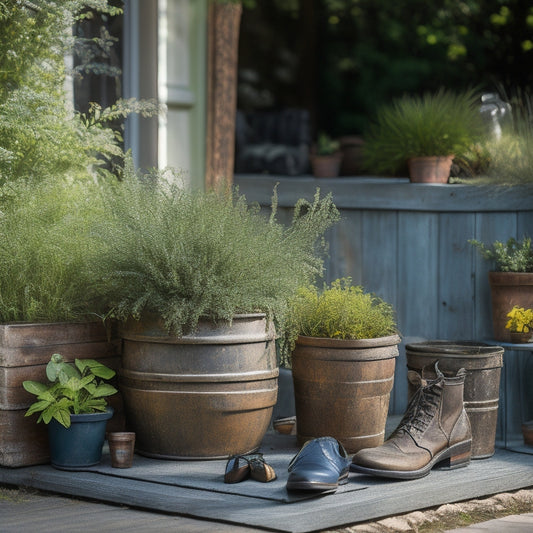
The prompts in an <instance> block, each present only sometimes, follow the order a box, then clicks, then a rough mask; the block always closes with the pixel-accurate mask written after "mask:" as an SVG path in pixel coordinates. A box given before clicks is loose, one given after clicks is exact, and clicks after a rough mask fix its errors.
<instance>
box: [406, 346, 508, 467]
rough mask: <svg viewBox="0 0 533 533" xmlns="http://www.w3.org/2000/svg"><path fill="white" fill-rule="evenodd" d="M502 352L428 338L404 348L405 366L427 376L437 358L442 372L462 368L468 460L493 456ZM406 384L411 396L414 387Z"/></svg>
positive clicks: (432, 372) (431, 376) (453, 372)
mask: <svg viewBox="0 0 533 533" xmlns="http://www.w3.org/2000/svg"><path fill="white" fill-rule="evenodd" d="M503 352H504V349H503V348H502V347H501V346H490V345H488V344H484V343H477V342H469V341H445V340H444V341H428V342H418V343H412V344H408V345H407V346H406V347H405V353H406V356H407V368H408V369H409V370H415V371H416V372H418V373H423V374H424V376H425V377H426V378H427V379H434V378H435V377H436V373H435V363H436V362H437V361H438V364H439V365H438V366H439V369H440V370H441V372H442V373H443V374H444V375H448V376H455V375H456V374H457V372H458V371H459V370H460V369H461V368H464V369H465V370H466V378H465V387H464V405H465V410H466V412H467V414H468V418H469V419H470V425H471V426H472V459H484V458H487V457H491V456H492V455H494V448H495V441H496V427H497V421H498V400H499V395H500V374H501V369H502V366H503ZM409 387H410V388H409V396H411V395H412V394H413V393H414V390H413V389H412V387H411V385H410V384H409Z"/></svg>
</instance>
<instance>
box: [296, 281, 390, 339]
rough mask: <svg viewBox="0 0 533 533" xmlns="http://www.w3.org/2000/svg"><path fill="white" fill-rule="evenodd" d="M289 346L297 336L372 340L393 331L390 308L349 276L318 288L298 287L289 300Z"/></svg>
mask: <svg viewBox="0 0 533 533" xmlns="http://www.w3.org/2000/svg"><path fill="white" fill-rule="evenodd" d="M288 331H289V335H290V337H291V338H290V339H289V341H288V342H289V344H290V345H291V347H292V346H293V345H294V341H295V339H296V337H297V336H298V335H303V336H307V337H328V338H331V339H373V338H376V337H385V336H387V335H392V334H394V333H396V321H395V314H394V310H393V307H392V306H391V305H390V304H389V303H387V302H385V301H383V300H382V299H381V298H379V297H378V296H376V295H374V294H370V293H367V292H365V291H364V289H363V287H361V286H354V285H352V284H351V279H350V278H342V279H337V280H335V281H333V282H332V283H331V285H330V286H327V285H325V286H324V288H323V289H322V290H321V291H319V290H318V289H317V288H316V287H314V286H311V287H304V288H300V289H299V291H298V293H297V295H296V296H295V297H294V298H293V299H292V300H291V305H290V326H289V328H288Z"/></svg>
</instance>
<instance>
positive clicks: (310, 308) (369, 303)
mask: <svg viewBox="0 0 533 533" xmlns="http://www.w3.org/2000/svg"><path fill="white" fill-rule="evenodd" d="M290 316H291V320H290V327H289V329H288V332H289V333H288V336H289V339H288V341H287V342H288V343H290V344H291V345H294V349H293V351H292V354H291V364H292V375H293V381H294V394H295V405H296V420H297V424H296V425H297V434H298V441H299V443H300V444H303V443H304V442H305V441H307V440H309V439H312V438H316V437H322V436H333V437H335V438H337V439H338V440H339V441H340V442H341V443H342V444H343V445H344V447H345V448H346V450H347V451H348V452H349V453H355V452H356V451H358V450H360V449H363V448H368V447H373V446H378V445H380V444H381V443H383V440H384V436H385V422H386V419H387V412H388V406H389V397H390V392H391V390H392V386H393V382H394V368H395V361H396V357H397V356H398V346H397V345H398V344H399V343H400V337H399V335H398V333H397V329H396V323H395V318H394V311H393V308H392V306H391V305H390V304H388V303H387V302H385V301H383V300H382V299H381V298H379V297H377V296H375V295H373V294H370V293H367V292H365V291H364V289H363V288H362V287H360V286H353V285H352V284H351V280H350V279H349V278H343V279H338V280H336V281H334V282H333V283H331V285H329V286H327V285H326V286H324V288H323V290H318V289H317V288H316V287H314V286H311V287H308V288H302V289H300V290H299V292H298V294H297V295H296V296H295V297H294V298H293V299H292V301H291V315H290Z"/></svg>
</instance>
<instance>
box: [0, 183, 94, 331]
mask: <svg viewBox="0 0 533 533" xmlns="http://www.w3.org/2000/svg"><path fill="white" fill-rule="evenodd" d="M0 192H3V197H2V201H1V202H0V322H1V323H6V322H58V321H76V320H83V319H87V318H89V317H90V312H91V311H95V312H96V308H89V302H88V300H87V294H86V291H87V284H88V283H89V281H90V280H89V279H88V277H87V276H89V275H90V272H89V271H88V270H87V268H86V263H87V260H88V257H89V255H90V254H96V253H97V247H98V242H97V241H95V240H94V239H93V236H92V235H91V233H90V229H91V227H93V226H94V224H95V223H96V220H98V219H100V218H101V217H102V216H103V214H102V212H101V211H100V208H99V206H98V204H97V200H98V198H99V196H98V195H97V194H96V193H95V185H94V184H93V183H92V182H90V181H86V182H82V181H77V182H74V183H66V182H63V181H59V180H57V181H51V182H50V181H45V182H40V183H34V184H31V185H30V184H26V183H23V182H20V183H16V184H12V185H10V186H6V187H4V189H3V190H2V191H0ZM101 311H102V312H103V308H102V309H101ZM93 318H94V316H93Z"/></svg>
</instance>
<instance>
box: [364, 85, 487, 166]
mask: <svg viewBox="0 0 533 533" xmlns="http://www.w3.org/2000/svg"><path fill="white" fill-rule="evenodd" d="M478 101H479V97H478V95H477V94H476V92H475V91H474V90H469V91H464V92H460V93H455V92H452V91H450V90H445V89H441V90H439V91H438V92H436V93H426V94H424V95H422V96H405V97H403V98H401V99H398V100H395V101H393V103H392V104H390V105H386V106H383V107H382V108H380V109H379V111H378V113H377V116H376V120H375V122H374V123H373V124H372V125H371V126H370V127H369V130H368V132H367V133H366V134H365V144H364V146H363V158H364V164H365V166H366V167H367V169H368V170H369V171H372V172H375V173H378V174H379V173H389V172H392V173H394V172H396V171H398V170H399V169H401V168H402V167H403V166H404V165H405V164H406V162H407V160H408V159H410V158H412V157H418V156H447V155H454V156H456V157H458V156H461V155H463V154H464V153H465V152H466V151H468V149H469V148H470V147H471V146H472V145H473V144H474V143H475V142H477V141H479V140H481V139H482V137H483V132H484V128H483V122H482V117H481V114H480V112H479V105H478Z"/></svg>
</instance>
